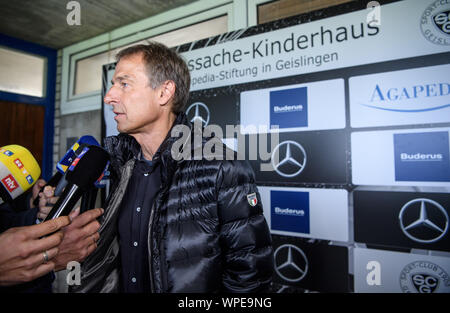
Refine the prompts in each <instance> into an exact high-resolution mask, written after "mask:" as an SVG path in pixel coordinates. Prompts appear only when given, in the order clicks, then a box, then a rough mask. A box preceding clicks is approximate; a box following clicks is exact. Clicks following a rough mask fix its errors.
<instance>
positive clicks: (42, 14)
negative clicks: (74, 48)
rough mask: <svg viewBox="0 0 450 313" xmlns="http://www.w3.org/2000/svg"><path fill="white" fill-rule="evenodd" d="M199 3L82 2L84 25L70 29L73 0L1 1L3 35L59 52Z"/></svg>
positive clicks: (147, 0) (166, 0) (158, 0)
mask: <svg viewBox="0 0 450 313" xmlns="http://www.w3.org/2000/svg"><path fill="white" fill-rule="evenodd" d="M195 1H196V0H128V1H124V0H78V1H77V2H78V3H79V4H80V17H81V25H79V26H78V25H73V26H70V25H68V23H67V16H68V14H69V13H71V12H73V11H74V9H73V7H70V9H67V8H66V5H67V4H68V3H69V2H70V1H69V0H14V1H11V0H0V12H1V13H0V16H1V18H0V33H1V34H4V35H8V36H11V37H15V38H19V39H23V40H26V41H30V42H33V43H37V44H40V45H43V46H46V47H49V48H54V49H59V48H63V47H66V46H69V45H71V44H74V43H77V42H80V41H83V40H85V39H89V38H91V37H94V36H97V35H100V34H103V33H105V32H108V31H111V30H113V29H116V28H118V27H121V26H125V25H128V24H130V23H133V22H136V21H139V20H142V19H144V18H147V17H150V16H152V15H156V14H159V13H162V12H164V11H167V10H170V9H174V8H176V7H180V6H183V5H186V4H189V3H192V2H195Z"/></svg>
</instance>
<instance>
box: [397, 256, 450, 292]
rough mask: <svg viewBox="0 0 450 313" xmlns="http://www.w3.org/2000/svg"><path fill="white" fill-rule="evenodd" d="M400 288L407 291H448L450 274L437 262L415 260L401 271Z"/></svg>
mask: <svg viewBox="0 0 450 313" xmlns="http://www.w3.org/2000/svg"><path fill="white" fill-rule="evenodd" d="M400 288H401V290H402V291H403V292H405V293H411V292H413V293H448V292H450V282H449V275H448V274H447V272H446V271H445V270H444V269H443V268H442V267H440V266H439V265H437V264H435V263H432V262H430V261H424V260H420V261H415V262H412V263H409V264H408V265H406V266H405V267H404V268H403V270H402V271H401V273H400Z"/></svg>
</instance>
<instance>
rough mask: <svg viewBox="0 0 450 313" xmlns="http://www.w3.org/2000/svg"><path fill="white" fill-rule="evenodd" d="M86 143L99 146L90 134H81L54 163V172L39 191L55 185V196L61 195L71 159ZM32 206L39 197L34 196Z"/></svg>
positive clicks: (65, 183) (37, 202) (36, 203)
mask: <svg viewBox="0 0 450 313" xmlns="http://www.w3.org/2000/svg"><path fill="white" fill-rule="evenodd" d="M88 145H94V146H100V144H99V143H98V142H97V140H96V139H95V138H94V137H93V136H90V135H86V136H82V137H80V139H78V141H77V142H75V143H74V144H73V145H72V147H70V149H69V150H67V152H66V154H65V155H64V156H63V157H62V158H61V160H60V161H59V162H58V163H57V164H56V170H57V171H56V173H55V174H54V175H53V176H52V178H50V180H49V181H48V182H47V184H46V185H45V186H43V187H42V188H41V190H40V191H39V192H43V191H44V188H45V187H46V186H51V187H56V188H55V193H54V194H55V196H59V195H61V193H62V191H63V189H64V187H66V185H67V181H66V180H65V177H64V176H65V173H66V170H67V169H68V168H69V166H70V165H71V164H72V162H73V160H75V158H76V157H77V156H78V155H80V153H81V151H83V149H84V147H87V146H88ZM33 204H34V206H38V205H39V197H36V199H34V201H33Z"/></svg>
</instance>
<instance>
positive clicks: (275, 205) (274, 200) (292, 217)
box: [270, 190, 310, 234]
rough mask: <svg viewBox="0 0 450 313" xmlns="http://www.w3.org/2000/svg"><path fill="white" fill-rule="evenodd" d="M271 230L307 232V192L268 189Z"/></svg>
mask: <svg viewBox="0 0 450 313" xmlns="http://www.w3.org/2000/svg"><path fill="white" fill-rule="evenodd" d="M270 214H271V215H270V221H271V229H272V230H280V231H289V232H296V233H303V234H309V232H310V230H309V192H301V191H282V190H271V191H270Z"/></svg>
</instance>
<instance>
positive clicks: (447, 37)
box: [420, 0, 450, 46]
mask: <svg viewBox="0 0 450 313" xmlns="http://www.w3.org/2000/svg"><path fill="white" fill-rule="evenodd" d="M420 29H421V30H422V34H423V36H424V37H425V38H426V39H427V40H428V41H430V42H432V43H434V44H437V45H444V46H449V45H450V3H449V2H448V1H443V0H436V1H433V2H432V3H431V4H430V5H429V6H428V7H427V8H426V9H425V11H424V12H423V14H422V17H421V19H420Z"/></svg>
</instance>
